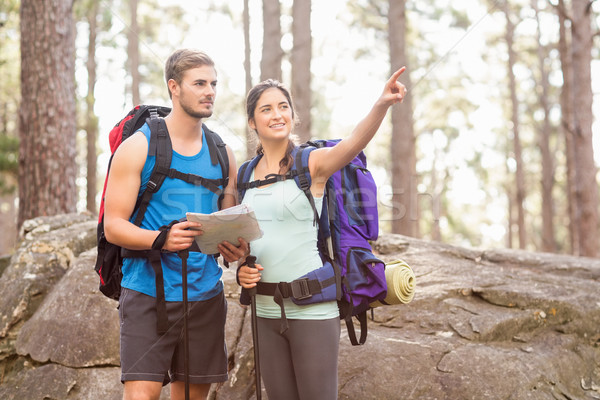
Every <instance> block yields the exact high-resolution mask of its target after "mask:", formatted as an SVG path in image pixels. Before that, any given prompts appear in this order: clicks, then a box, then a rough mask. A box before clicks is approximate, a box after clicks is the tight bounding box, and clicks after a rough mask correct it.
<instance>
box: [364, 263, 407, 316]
mask: <svg viewBox="0 0 600 400" xmlns="http://www.w3.org/2000/svg"><path fill="white" fill-rule="evenodd" d="M385 280H386V282H387V287H388V291H387V296H386V297H385V299H383V300H380V301H375V302H373V303H371V304H369V305H370V306H371V307H373V308H374V307H380V306H386V305H392V304H406V303H410V302H411V300H412V299H413V297H414V296H415V287H416V278H415V274H414V272H413V270H412V269H411V268H410V267H409V265H408V264H407V263H405V262H404V261H402V260H396V261H392V262H389V263H386V264H385Z"/></svg>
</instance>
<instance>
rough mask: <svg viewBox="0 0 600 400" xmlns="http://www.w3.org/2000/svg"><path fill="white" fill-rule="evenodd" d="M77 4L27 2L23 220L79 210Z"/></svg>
mask: <svg viewBox="0 0 600 400" xmlns="http://www.w3.org/2000/svg"><path fill="white" fill-rule="evenodd" d="M72 7H73V1H72V0H53V1H37V0H22V1H21V13H20V15H21V106H20V109H19V137H20V146H19V218H18V226H21V225H22V223H23V221H25V220H26V219H28V218H32V217H36V216H40V215H54V214H59V213H65V212H73V211H75V210H76V199H77V189H76V184H75V179H76V176H77V165H76V157H75V156H76V143H75V133H76V122H75V121H76V118H75V74H74V70H75V41H74V37H75V26H74V22H73V15H72Z"/></svg>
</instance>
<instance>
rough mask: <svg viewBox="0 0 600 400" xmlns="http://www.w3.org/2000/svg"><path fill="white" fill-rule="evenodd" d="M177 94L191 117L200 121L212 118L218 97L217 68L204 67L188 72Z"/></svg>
mask: <svg viewBox="0 0 600 400" xmlns="http://www.w3.org/2000/svg"><path fill="white" fill-rule="evenodd" d="M175 94H176V97H177V99H178V100H179V104H180V105H181V108H182V109H183V111H185V112H186V113H187V114H188V115H190V116H191V117H194V118H199V119H201V118H208V117H210V116H211V115H212V113H213V105H214V101H215V97H216V95H217V72H216V71H215V68H214V67H212V66H208V65H203V66H201V67H197V68H192V69H189V70H187V71H186V72H185V73H184V75H183V79H182V80H181V85H178V86H177V90H176V93H175ZM174 100H175V98H174Z"/></svg>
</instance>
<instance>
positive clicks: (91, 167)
mask: <svg viewBox="0 0 600 400" xmlns="http://www.w3.org/2000/svg"><path fill="white" fill-rule="evenodd" d="M97 17H98V2H93V3H92V4H91V7H90V8H89V9H88V14H87V20H88V26H89V40H88V59H87V73H88V93H87V97H86V98H85V104H86V112H87V117H86V139H87V156H86V158H87V172H86V180H87V188H86V189H87V190H86V192H87V196H86V203H87V209H88V211H90V212H92V213H94V214H95V213H96V212H97V211H98V210H97V209H96V189H97V188H96V185H97V182H96V159H97V158H98V156H97V154H96V140H97V137H98V118H97V117H96V114H95V113H94V104H95V103H96V99H95V97H94V87H95V86H96V34H97Z"/></svg>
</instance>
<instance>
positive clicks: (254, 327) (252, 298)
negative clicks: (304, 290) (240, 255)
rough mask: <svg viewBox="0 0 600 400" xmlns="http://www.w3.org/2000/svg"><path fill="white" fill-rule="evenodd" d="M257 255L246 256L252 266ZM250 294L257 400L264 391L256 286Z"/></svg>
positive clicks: (249, 290) (252, 266)
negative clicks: (259, 349) (261, 379)
mask: <svg viewBox="0 0 600 400" xmlns="http://www.w3.org/2000/svg"><path fill="white" fill-rule="evenodd" d="M255 262H256V257H254V256H248V257H246V263H247V264H248V266H249V267H250V268H255V264H254V263H255ZM248 294H249V295H250V308H251V310H252V316H251V317H252V342H253V346H252V347H254V375H255V378H256V400H261V398H262V391H261V385H260V361H259V356H258V318H257V316H256V286H254V287H253V288H250V289H248Z"/></svg>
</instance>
